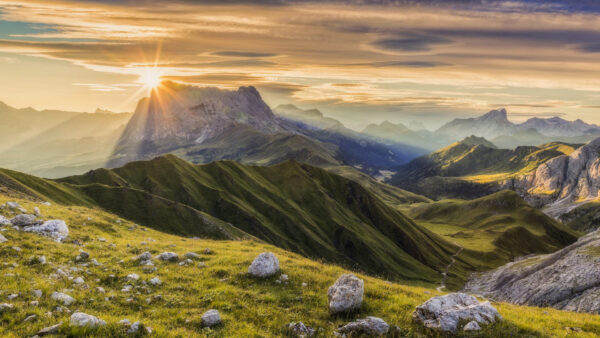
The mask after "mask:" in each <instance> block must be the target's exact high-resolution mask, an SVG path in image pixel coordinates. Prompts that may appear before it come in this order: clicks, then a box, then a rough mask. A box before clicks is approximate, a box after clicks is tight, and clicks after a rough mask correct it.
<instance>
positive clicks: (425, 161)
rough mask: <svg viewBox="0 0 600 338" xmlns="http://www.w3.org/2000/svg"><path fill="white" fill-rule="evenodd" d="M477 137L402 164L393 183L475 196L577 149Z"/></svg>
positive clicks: (431, 193) (430, 192)
mask: <svg viewBox="0 0 600 338" xmlns="http://www.w3.org/2000/svg"><path fill="white" fill-rule="evenodd" d="M477 139H479V138H477ZM477 139H475V138H467V139H465V140H464V141H463V142H456V143H454V144H452V145H450V146H448V147H445V148H443V149H440V150H438V151H436V152H433V153H431V154H429V155H426V156H423V157H420V158H417V159H415V160H413V161H411V162H410V163H408V164H406V165H403V166H401V167H400V168H399V169H398V171H397V173H396V174H395V175H394V176H393V177H392V178H391V179H390V183H391V184H393V185H395V186H398V187H401V188H404V189H407V190H409V191H413V192H416V193H419V194H423V195H425V196H428V197H431V198H437V199H440V198H449V197H454V196H456V197H458V198H476V197H481V196H483V195H486V194H487V193H489V192H490V191H491V190H492V189H493V185H494V183H495V182H497V181H500V180H505V179H508V178H511V177H516V176H520V175H523V174H526V173H528V172H531V171H532V170H535V169H536V168H537V167H538V166H539V165H540V164H542V163H544V162H546V161H547V160H549V159H551V158H554V157H556V156H560V155H564V154H567V155H568V154H570V153H571V152H573V151H574V149H575V146H572V145H569V144H564V143H560V142H553V143H548V144H544V145H541V146H537V147H533V146H524V147H518V148H516V149H496V148H493V147H491V146H490V144H489V142H488V141H485V140H484V139H482V141H481V140H480V141H479V142H476V141H477Z"/></svg>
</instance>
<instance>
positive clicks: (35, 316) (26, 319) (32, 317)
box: [23, 315, 37, 323]
mask: <svg viewBox="0 0 600 338" xmlns="http://www.w3.org/2000/svg"><path fill="white" fill-rule="evenodd" d="M36 318H37V315H31V316H28V317H27V318H25V319H23V323H25V322H30V321H32V320H34V319H36Z"/></svg>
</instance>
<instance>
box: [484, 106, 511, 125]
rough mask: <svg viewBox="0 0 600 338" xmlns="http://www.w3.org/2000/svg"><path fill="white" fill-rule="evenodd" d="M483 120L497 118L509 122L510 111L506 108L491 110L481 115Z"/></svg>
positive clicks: (496, 119)
mask: <svg viewBox="0 0 600 338" xmlns="http://www.w3.org/2000/svg"><path fill="white" fill-rule="evenodd" d="M481 119H482V120H495V121H502V122H504V121H506V122H508V113H507V112H506V109H505V108H500V109H494V110H490V111H489V112H488V113H487V114H485V115H483V116H481Z"/></svg>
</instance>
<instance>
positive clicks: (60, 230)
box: [23, 219, 69, 242]
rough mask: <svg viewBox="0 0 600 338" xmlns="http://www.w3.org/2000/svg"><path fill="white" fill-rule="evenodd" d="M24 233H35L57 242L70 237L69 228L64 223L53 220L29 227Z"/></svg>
mask: <svg viewBox="0 0 600 338" xmlns="http://www.w3.org/2000/svg"><path fill="white" fill-rule="evenodd" d="M23 231H27V232H33V233H36V234H40V235H43V236H47V237H50V238H53V239H54V240H55V241H57V242H61V241H62V240H64V239H65V238H67V236H69V228H68V227H67V224H66V223H65V222H64V221H61V220H58V219H53V220H49V221H46V222H44V223H43V224H41V225H33V226H28V227H25V228H24V229H23Z"/></svg>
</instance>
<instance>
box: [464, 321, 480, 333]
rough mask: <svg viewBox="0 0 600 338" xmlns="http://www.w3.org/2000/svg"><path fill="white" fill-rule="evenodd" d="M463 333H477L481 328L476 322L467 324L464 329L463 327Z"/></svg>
mask: <svg viewBox="0 0 600 338" xmlns="http://www.w3.org/2000/svg"><path fill="white" fill-rule="evenodd" d="M463 330H464V331H479V330H481V326H479V324H478V323H477V322H476V321H474V320H473V321H470V322H468V323H467V324H466V325H465V327H463Z"/></svg>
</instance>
